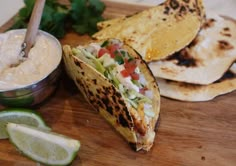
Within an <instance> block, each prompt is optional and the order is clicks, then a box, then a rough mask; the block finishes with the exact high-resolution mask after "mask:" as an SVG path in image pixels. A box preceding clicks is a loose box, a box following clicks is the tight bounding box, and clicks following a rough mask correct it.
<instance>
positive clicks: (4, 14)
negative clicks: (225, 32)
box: [0, 0, 236, 26]
mask: <svg viewBox="0 0 236 166" xmlns="http://www.w3.org/2000/svg"><path fill="white" fill-rule="evenodd" d="M106 1H116V2H123V3H136V4H140V5H149V6H153V5H157V4H159V3H161V2H163V1H164V0H106ZM127 1H128V2H127ZM204 4H205V7H206V11H214V12H217V13H219V14H223V15H227V16H230V17H233V18H235V19H236V0H204ZM23 5H24V3H23V0H8V1H6V0H0V26H1V25H3V24H4V23H5V22H7V21H8V20H9V19H10V18H12V17H13V16H14V15H15V14H16V13H17V12H18V10H19V9H20V8H22V7H23Z"/></svg>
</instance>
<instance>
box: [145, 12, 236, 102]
mask: <svg viewBox="0 0 236 166" xmlns="http://www.w3.org/2000/svg"><path fill="white" fill-rule="evenodd" d="M235 61H236V22H235V21H234V20H232V19H230V18H227V17H222V16H218V15H216V14H210V15H209V16H207V19H206V21H205V23H204V24H203V26H202V28H201V30H200V32H199V34H198V35H197V37H196V38H195V39H194V40H193V41H192V43H190V45H188V46H187V47H186V48H184V49H182V50H181V51H179V52H177V53H175V54H172V55H170V56H168V57H166V58H165V59H162V60H158V61H155V62H151V63H149V67H150V68H151V70H152V72H153V74H154V75H155V77H156V78H157V82H158V85H159V87H160V91H161V95H162V96H166V97H169V98H173V99H178V100H183V101H207V100H211V99H213V98H215V97H216V96H218V95H222V94H226V93H229V92H231V91H233V90H235V89H236V63H235Z"/></svg>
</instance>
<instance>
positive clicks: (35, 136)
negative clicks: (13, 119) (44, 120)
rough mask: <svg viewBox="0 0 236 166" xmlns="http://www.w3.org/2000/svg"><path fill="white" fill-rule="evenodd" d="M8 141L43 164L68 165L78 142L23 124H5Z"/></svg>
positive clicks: (75, 153) (74, 154) (77, 146)
mask: <svg viewBox="0 0 236 166" xmlns="http://www.w3.org/2000/svg"><path fill="white" fill-rule="evenodd" d="M7 132H8V133H9V138H10V141H11V142H12V143H13V144H14V145H15V146H16V147H17V148H18V149H19V150H20V151H21V152H22V153H23V154H25V155H26V156H28V157H29V158H31V159H32V160H34V161H37V162H40V163H42V164H45V165H68V164H70V163H71V162H72V161H73V159H74V158H75V157H76V156H77V152H78V151H79V148H80V142H79V141H77V140H74V139H71V138H68V137H65V136H63V135H59V134H56V133H53V132H50V131H45V130H41V129H39V128H36V127H32V126H27V125H23V124H14V123H8V124H7Z"/></svg>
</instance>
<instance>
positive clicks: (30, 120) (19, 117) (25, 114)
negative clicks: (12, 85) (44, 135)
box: [0, 108, 50, 139]
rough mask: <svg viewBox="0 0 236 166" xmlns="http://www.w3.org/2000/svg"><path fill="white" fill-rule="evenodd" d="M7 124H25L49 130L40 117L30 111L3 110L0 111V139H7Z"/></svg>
mask: <svg viewBox="0 0 236 166" xmlns="http://www.w3.org/2000/svg"><path fill="white" fill-rule="evenodd" d="M8 122H12V123H17V124H27V125H30V126H35V127H39V128H42V129H45V130H50V128H49V127H48V126H47V125H46V124H45V122H44V121H43V119H42V118H41V116H40V115H39V114H38V113H36V112H35V111H33V110H30V109H16V108H15V109H13V108H12V109H5V110H3V111H0V139H5V138H8V134H7V132H6V124H7V123H8Z"/></svg>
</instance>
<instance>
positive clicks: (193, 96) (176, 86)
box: [157, 64, 236, 101]
mask: <svg viewBox="0 0 236 166" xmlns="http://www.w3.org/2000/svg"><path fill="white" fill-rule="evenodd" d="M157 82H158V85H159V87H160V92H161V95H162V96H165V97H169V98H172V99H177V100H182V101H208V100H211V99H213V98H215V97H216V96H219V95H223V94H226V93H229V92H232V91H234V90H236V64H233V65H232V67H231V68H230V69H229V70H228V71H227V72H226V73H225V74H224V75H223V76H222V77H221V78H220V79H219V80H217V81H215V82H214V83H212V84H209V85H196V84H188V83H184V82H177V81H170V80H165V79H161V78H157Z"/></svg>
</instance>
